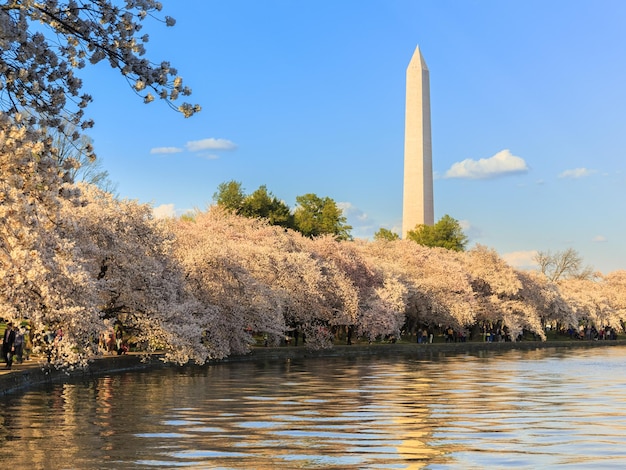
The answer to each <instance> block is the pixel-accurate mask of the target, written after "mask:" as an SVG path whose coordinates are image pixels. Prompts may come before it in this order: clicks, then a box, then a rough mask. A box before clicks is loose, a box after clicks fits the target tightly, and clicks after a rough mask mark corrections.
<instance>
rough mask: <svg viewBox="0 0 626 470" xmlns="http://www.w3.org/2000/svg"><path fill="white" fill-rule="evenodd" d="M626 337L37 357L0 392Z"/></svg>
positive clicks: (3, 377) (579, 344)
mask: <svg viewBox="0 0 626 470" xmlns="http://www.w3.org/2000/svg"><path fill="white" fill-rule="evenodd" d="M625 345H626V339H619V340H602V341H594V340H591V341H588V340H579V341H543V342H542V341H520V342H499V343H485V342H465V343H432V344H418V343H395V344H379V343H375V344H353V345H349V346H348V345H335V346H333V348H331V349H323V350H311V349H307V348H305V347H304V346H277V347H263V346H255V347H253V348H252V350H251V352H250V353H249V354H246V355H241V356H230V357H227V358H224V359H217V360H211V361H207V362H206V363H205V364H203V365H194V364H186V365H182V366H180V365H177V364H171V363H166V362H163V361H162V357H163V356H162V355H161V354H150V355H148V356H146V355H144V354H139V353H131V354H125V355H121V356H117V355H115V356H101V357H98V358H95V359H94V360H93V361H92V362H91V363H90V364H89V366H88V367H87V368H86V369H79V370H74V371H68V370H58V369H54V368H53V367H48V366H46V364H41V363H39V362H36V361H28V362H26V363H23V364H14V367H13V369H11V370H5V369H0V396H1V397H7V396H10V395H15V394H18V393H21V392H25V391H28V390H29V389H31V388H38V387H43V386H48V385H53V384H59V383H69V382H75V381H81V380H94V379H97V378H98V377H102V376H105V375H109V374H120V373H124V372H132V371H146V370H155V369H162V368H180V369H184V368H202V367H207V366H214V365H219V364H233V363H237V362H252V361H279V360H291V359H300V358H323V357H367V356H370V357H379V356H403V357H411V358H416V359H433V358H436V357H442V356H443V357H445V356H447V355H458V354H470V353H476V352H478V351H484V352H490V351H509V350H524V351H528V350H534V349H549V348H577V349H580V348H597V347H613V346H625Z"/></svg>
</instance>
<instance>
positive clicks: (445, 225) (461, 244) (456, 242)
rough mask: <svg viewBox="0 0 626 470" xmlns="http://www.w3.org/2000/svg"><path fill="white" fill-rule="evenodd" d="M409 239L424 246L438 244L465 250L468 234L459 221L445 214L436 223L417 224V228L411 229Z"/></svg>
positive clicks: (447, 247) (455, 249) (456, 249)
mask: <svg viewBox="0 0 626 470" xmlns="http://www.w3.org/2000/svg"><path fill="white" fill-rule="evenodd" d="M407 239H408V240H412V241H414V242H416V243H419V244H420V245H424V246H432V247H435V246H438V247H442V248H446V249H448V250H454V251H464V250H465V246H466V245H467V236H466V235H465V234H464V233H463V229H462V228H461V225H460V224H459V222H458V221H457V220H456V219H454V218H452V217H450V216H449V215H447V214H446V215H444V216H443V217H442V218H441V219H439V221H438V222H437V223H436V224H435V225H423V224H420V225H417V226H416V227H415V230H409V231H408V233H407Z"/></svg>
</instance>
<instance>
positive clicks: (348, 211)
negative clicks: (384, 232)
mask: <svg viewBox="0 0 626 470" xmlns="http://www.w3.org/2000/svg"><path fill="white" fill-rule="evenodd" d="M337 207H338V208H339V209H341V210H342V212H343V215H344V216H345V217H350V218H355V219H357V220H359V221H361V222H365V221H367V220H369V217H368V215H367V213H365V212H363V211H362V210H361V209H359V208H358V207H355V206H353V205H352V203H351V202H338V203H337Z"/></svg>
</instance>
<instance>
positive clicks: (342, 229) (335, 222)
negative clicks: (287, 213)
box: [294, 193, 352, 240]
mask: <svg viewBox="0 0 626 470" xmlns="http://www.w3.org/2000/svg"><path fill="white" fill-rule="evenodd" d="M296 203H297V207H296V210H295V212H294V222H295V227H296V230H298V231H299V232H300V233H302V234H303V235H305V236H307V237H317V236H319V235H334V236H335V238H337V239H338V240H350V239H351V238H352V237H351V235H350V230H352V227H351V226H350V225H348V224H347V219H346V217H345V216H344V215H343V211H342V210H341V209H340V208H339V206H337V203H336V202H335V201H334V200H333V199H331V198H329V197H324V198H321V197H319V196H317V195H315V194H312V193H308V194H305V195H303V196H298V197H296Z"/></svg>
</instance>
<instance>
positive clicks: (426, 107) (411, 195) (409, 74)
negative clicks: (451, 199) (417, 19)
mask: <svg viewBox="0 0 626 470" xmlns="http://www.w3.org/2000/svg"><path fill="white" fill-rule="evenodd" d="M404 112H405V121H404V196H403V200H402V237H406V234H407V232H408V231H409V230H414V229H415V226H416V225H418V224H424V225H433V224H434V223H435V220H434V219H435V216H434V203H433V157H432V144H431V136H430V79H429V74H428V67H427V66H426V62H425V61H424V58H423V57H422V53H421V52H420V48H419V46H418V47H417V48H416V49H415V52H414V53H413V57H412V58H411V62H409V66H408V67H407V69H406V108H405V111H404Z"/></svg>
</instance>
